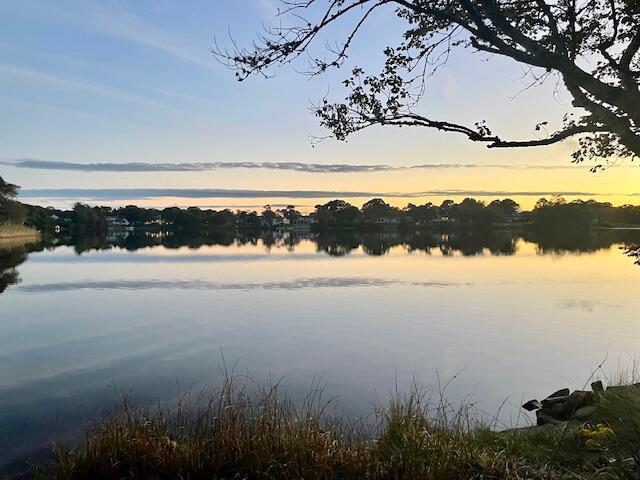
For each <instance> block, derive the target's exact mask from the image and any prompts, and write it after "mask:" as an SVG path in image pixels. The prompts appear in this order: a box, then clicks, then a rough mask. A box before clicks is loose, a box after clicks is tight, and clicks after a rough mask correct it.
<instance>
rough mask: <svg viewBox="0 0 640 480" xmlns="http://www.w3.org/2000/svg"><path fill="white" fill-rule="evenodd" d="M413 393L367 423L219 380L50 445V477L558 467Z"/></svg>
mask: <svg viewBox="0 0 640 480" xmlns="http://www.w3.org/2000/svg"><path fill="white" fill-rule="evenodd" d="M431 400H432V399H431V398H429V397H427V396H426V395H425V394H424V393H423V392H421V391H419V390H418V389H417V388H414V389H412V390H411V391H410V392H409V393H408V394H405V395H403V394H396V395H395V396H394V398H393V399H392V400H391V401H390V402H389V404H388V405H387V406H386V407H385V408H378V409H376V410H375V415H374V417H373V418H372V419H368V420H362V419H360V420H347V419H345V418H344V417H342V416H340V415H338V414H337V413H336V409H335V407H334V404H333V402H331V401H324V400H323V398H322V389H320V388H314V389H312V393H311V394H310V395H309V396H308V397H307V398H306V400H305V401H304V402H303V403H302V405H298V404H295V403H294V402H293V401H291V399H290V398H289V397H288V396H287V395H285V394H283V393H282V392H281V388H280V386H279V385H277V384H276V385H275V386H271V387H269V388H259V387H256V386H255V385H253V384H247V383H244V382H243V383H240V384H239V383H237V381H236V380H235V379H234V378H232V377H229V378H227V380H226V381H225V382H224V384H223V386H222V387H221V389H220V390H217V391H207V392H206V393H203V394H200V395H197V396H195V399H194V398H193V397H192V395H185V396H184V397H182V398H181V401H180V402H178V406H177V407H176V408H174V409H173V410H172V411H167V410H165V409H161V408H153V409H142V408H137V407H135V406H133V405H132V404H131V402H130V401H129V399H128V398H126V397H125V398H123V399H122V403H121V404H122V408H121V411H120V412H119V413H118V414H116V415H113V416H111V417H110V418H107V419H105V420H104V421H103V422H101V423H99V424H97V425H96V426H95V427H94V428H93V429H92V430H91V431H90V432H88V433H87V436H86V439H85V441H84V444H83V445H82V446H81V447H79V448H76V449H69V448H66V447H64V446H63V445H62V444H57V445H56V447H55V458H56V463H55V466H54V469H53V471H51V472H49V473H48V476H50V477H55V478H58V479H122V478H153V479H175V478H183V479H205V478H206V479H216V478H220V479H223V478H225V479H226V478H229V479H232V478H233V479H235V478H238V479H241V478H247V479H253V478H256V479H257V478H276V479H303V478H304V479H363V478H364V479H372V480H376V479H414V478H424V479H461V478H492V479H521V478H522V479H524V478H530V479H543V478H556V477H557V478H559V475H560V474H559V473H558V470H556V469H554V468H552V467H549V466H547V465H544V464H535V465H534V464H532V463H530V462H528V461H527V460H526V459H524V458H522V457H519V456H517V455H513V454H511V453H510V452H509V451H507V450H506V449H505V448H503V446H502V445H499V444H498V442H494V441H491V442H483V441H482V440H481V439H480V438H479V437H478V435H477V432H478V431H479V430H477V428H478V424H477V420H476V419H475V415H474V414H473V412H472V409H471V408H469V407H464V406H463V407H461V408H454V407H453V406H452V405H450V404H448V403H446V401H444V395H442V392H440V395H438V396H437V397H436V401H435V402H431Z"/></svg>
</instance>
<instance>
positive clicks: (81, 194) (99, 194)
mask: <svg viewBox="0 0 640 480" xmlns="http://www.w3.org/2000/svg"><path fill="white" fill-rule="evenodd" d="M552 195H563V196H601V195H603V194H602V193H595V192H584V191H571V190H567V191H562V190H560V191H556V190H551V191H550V190H524V191H520V190H516V191H506V190H425V191H421V192H372V191H332V190H241V189H222V188H196V189H191V188H100V189H83V188H60V189H49V188H47V189H25V190H23V191H22V192H21V193H20V197H21V198H24V199H27V198H46V199H54V198H58V199H82V200H85V201H91V200H92V201H109V200H129V199H131V200H133V199H151V198H165V197H173V198H367V197H368V198H371V197H387V198H420V197H461V196H469V197H504V196H518V197H523V196H552Z"/></svg>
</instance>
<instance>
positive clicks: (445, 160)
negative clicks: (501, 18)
mask: <svg viewBox="0 0 640 480" xmlns="http://www.w3.org/2000/svg"><path fill="white" fill-rule="evenodd" d="M276 8H277V1H276V0H215V1H212V0H208V1H203V0H194V1H190V2H176V1H165V0H158V1H136V2H133V1H131V2H127V1H101V2H97V1H91V0H87V1H79V0H78V1H55V2H53V1H49V2H44V1H36V0H18V1H14V0H0V18H1V19H2V20H0V22H1V23H2V28H1V29H0V108H1V109H2V112H3V115H2V116H0V140H1V141H0V161H3V162H4V163H3V164H0V174H1V175H2V176H3V177H5V178H6V179H7V180H9V181H12V182H14V183H18V184H20V185H22V186H23V188H24V189H25V194H26V195H28V191H29V190H33V189H47V190H48V191H49V192H50V193H51V191H52V190H57V191H58V192H57V193H56V192H54V193H55V194H54V195H52V198H35V197H34V196H33V195H32V196H31V197H29V200H32V201H34V202H39V203H47V202H53V203H58V204H61V203H69V202H71V201H72V200H75V199H77V198H69V196H66V197H65V194H64V189H79V188H82V189H92V190H93V191H95V190H98V189H137V188H146V189H150V188H153V189H156V190H161V189H173V191H174V194H175V189H178V190H179V189H185V190H186V189H189V190H190V191H192V190H193V189H225V190H237V191H246V190H259V191H269V192H273V191H279V190H285V191H300V190H313V191H327V192H354V191H355V192H372V193H380V194H384V193H385V192H393V193H394V194H398V193H400V194H401V193H403V192H405V193H415V192H432V193H431V194H430V195H425V197H424V199H425V200H434V201H441V198H439V197H438V195H435V196H434V195H433V192H434V191H446V192H451V191H458V192H460V194H459V196H464V194H465V192H476V193H478V192H487V193H488V194H489V193H494V192H503V193H504V194H505V195H506V194H508V193H509V192H514V195H515V194H517V195H515V196H519V198H518V199H519V200H521V201H522V202H523V203H525V204H530V203H532V202H533V201H535V199H536V198H535V197H536V196H535V194H536V192H543V193H549V192H558V193H563V192H566V193H572V192H573V193H584V194H594V195H595V194H600V195H602V198H603V199H605V198H609V199H613V200H614V201H615V203H622V202H627V201H628V202H632V199H633V197H631V196H627V195H630V194H633V193H635V190H634V188H635V185H637V180H638V179H640V175H638V169H637V167H629V166H623V167H617V168H615V169H611V170H609V171H607V172H605V173H604V174H599V175H593V174H591V173H589V172H588V169H587V168H586V167H578V168H566V167H569V166H570V165H569V162H570V153H571V151H572V148H573V146H574V144H572V142H566V143H564V144H562V145H559V146H555V147H552V148H537V149H529V150H504V151H496V150H488V149H486V148H485V147H483V146H481V145H474V144H470V143H468V142H467V141H465V140H464V139H463V138H460V137H456V136H452V135H445V134H442V133H439V132H431V131H425V130H410V129H399V130H396V129H389V128H383V129H380V128H379V129H374V130H373V129H372V130H370V131H367V132H363V133H361V134H358V135H356V136H354V137H353V138H352V139H350V141H349V142H348V143H340V142H334V141H325V142H322V143H321V144H320V145H318V146H316V147H315V148H312V146H311V142H310V140H309V136H310V135H323V134H324V132H323V131H322V130H321V129H320V128H319V127H318V125H317V121H316V119H315V118H314V117H313V115H312V114H311V113H310V112H309V106H310V102H311V101H313V100H317V99H319V98H321V97H322V96H323V95H325V94H326V93H329V95H330V96H332V97H333V98H336V99H338V98H340V95H341V93H342V91H341V89H340V85H339V82H340V80H341V79H343V78H344V77H345V76H346V75H347V72H346V71H337V72H331V73H329V74H328V75H326V76H323V77H319V78H314V79H311V80H310V79H308V78H307V77H305V76H303V75H301V74H299V73H296V71H295V69H303V68H304V66H305V63H304V61H302V62H301V63H298V64H295V65H293V66H292V68H284V69H281V70H279V71H278V72H277V76H276V78H272V79H268V80H265V79H261V78H257V77H256V78H252V79H250V80H248V81H245V82H242V83H238V82H236V81H235V79H234V77H233V73H232V72H230V71H228V70H227V69H225V68H224V67H223V66H221V65H220V64H218V63H217V62H216V61H215V59H214V58H213V56H212V55H211V53H210V52H209V49H210V47H211V46H212V45H213V41H214V37H216V38H218V40H219V41H220V42H222V43H225V42H229V40H228V36H227V35H228V32H229V31H230V32H231V33H232V34H233V37H234V38H235V39H236V41H238V43H240V44H247V43H248V42H250V41H251V39H252V38H253V37H254V35H255V33H256V32H257V31H259V30H260V29H261V25H262V24H271V23H273V22H274V18H275V12H276ZM390 13H391V10H388V11H387V12H382V13H381V14H380V15H378V16H377V17H375V18H373V19H372V22H371V23H370V24H369V25H368V27H367V28H366V29H365V30H364V31H363V33H362V36H361V37H360V39H359V41H358V42H356V44H355V46H354V49H353V51H352V55H351V59H350V62H348V64H347V67H350V66H354V65H359V66H364V67H366V68H369V69H371V70H372V71H375V69H376V67H377V66H379V64H380V60H381V56H380V54H379V52H380V51H381V50H382V48H383V47H384V46H385V45H394V44H397V43H398V41H399V34H401V32H402V29H401V27H402V25H401V24H399V22H398V21H397V20H396V19H395V18H394V17H393V16H392V15H389V14H390ZM347 28H348V24H344V25H340V26H338V27H337V28H336V29H334V30H333V31H332V32H329V35H328V36H327V37H326V38H325V39H326V40H328V39H330V38H331V37H332V36H339V35H340V33H343V32H345V31H346V29H347ZM325 39H323V40H325ZM322 48H323V45H322V43H321V42H319V43H318V45H317V46H316V51H319V50H320V49H322ZM521 75H522V71H521V69H520V67H519V66H518V65H516V64H514V63H510V62H508V61H506V60H501V59H496V58H493V59H489V58H486V57H485V58H479V57H477V56H473V55H470V54H469V53H465V52H460V53H459V54H456V55H454V57H453V58H452V60H451V62H450V64H449V65H448V66H447V68H446V69H445V70H442V71H441V72H440V73H439V74H438V75H437V76H436V77H435V78H433V79H432V80H431V81H430V83H429V89H428V92H427V96H426V97H425V99H424V101H423V104H422V105H421V107H420V108H421V110H422V111H423V112H424V113H428V114H429V115H431V116H433V117H435V118H440V119H447V120H458V121H462V122H465V123H468V124H472V123H473V122H476V121H479V120H482V119H486V120H487V121H488V122H489V124H490V125H491V126H492V128H494V130H495V131H497V132H499V133H500V134H503V135H505V136H512V137H519V138H522V137H529V136H531V135H532V132H533V126H534V125H535V124H536V123H538V122H540V121H543V120H550V121H551V122H552V125H554V124H555V125H557V124H558V123H557V122H558V121H559V120H560V118H561V116H562V114H563V113H565V112H567V111H569V110H570V107H569V104H570V99H569V97H568V96H567V95H566V94H564V93H563V92H562V91H560V93H559V94H556V95H554V90H555V85H554V84H548V85H545V86H543V87H540V88H535V89H531V90H527V91H525V92H522V93H519V92H521V90H522V89H523V88H524V86H525V85H526V83H525V81H524V80H522V79H521V78H519V77H521ZM514 96H515V98H513V97H514ZM25 158H28V159H37V160H43V161H55V162H67V163H68V162H71V163H81V164H94V163H100V164H110V163H119V164H127V163H133V162H135V163H140V162H144V163H149V164H167V163H171V164H182V163H217V164H219V163H229V164H237V163H247V162H249V163H261V164H264V163H265V162H267V163H289V162H295V163H298V164H300V163H301V164H314V165H320V166H322V165H327V164H339V165H343V166H344V165H385V166H391V167H403V166H411V165H424V164H434V165H447V164H453V165H469V167H468V168H444V167H443V168H436V167H434V168H424V169H410V170H404V169H402V168H400V169H374V170H375V171H371V172H364V173H363V172H362V171H356V172H351V173H344V172H343V171H341V169H338V171H336V170H334V171H331V172H323V171H322V169H321V168H320V169H318V170H320V171H315V172H309V171H305V169H296V168H292V169H287V168H278V169H274V168H262V167H260V166H259V168H245V167H241V168H239V167H237V166H234V165H227V166H225V167H223V168H220V167H211V168H204V169H195V170H191V171H188V170H187V171H179V172H175V171H163V169H158V168H156V169H155V170H154V169H147V171H143V172H140V171H137V172H135V171H126V170H127V169H126V168H124V169H123V170H125V171H105V169H102V170H101V171H95V169H92V168H87V167H85V168H84V169H83V170H80V171H78V170H74V169H54V168H18V167H17V166H12V165H10V164H11V163H12V162H14V161H15V160H17V159H25ZM500 165H509V166H511V167H518V168H509V169H504V168H497V166H500ZM537 166H540V167H544V168H536V167H537ZM531 167H534V168H531ZM550 167H554V168H555V169H554V170H550ZM106 170H108V169H106ZM116 170H117V169H116ZM307 170H308V169H307ZM343 170H344V169H343ZM346 170H349V169H346ZM356 170H357V169H356ZM550 171H553V172H554V173H553V175H551V174H550V173H549V172H550ZM523 192H530V193H531V194H530V195H524V196H522V195H521V194H522V193H523ZM191 193H192V192H191ZM77 194H78V192H77V191H76V192H74V195H77ZM136 195H137V194H136V193H135V191H132V194H131V199H124V200H123V199H122V198H117V199H115V198H114V199H113V201H110V199H109V198H106V199H105V198H104V195H101V196H100V199H99V200H100V202H99V203H113V204H120V203H122V202H123V201H124V202H126V201H127V200H131V201H134V202H136V203H141V204H158V205H169V204H177V205H188V204H192V203H196V204H201V205H207V206H209V205H215V206H224V205H231V204H233V205H234V206H237V205H240V206H242V205H243V203H242V200H243V199H242V197H241V193H237V194H234V195H233V196H230V197H228V198H222V199H221V198H218V197H215V201H213V199H212V198H207V197H206V195H204V196H203V198H202V199H200V200H199V201H194V200H193V198H191V197H189V198H182V199H181V198H180V196H179V195H178V196H177V197H175V196H174V197H171V198H160V197H153V198H149V197H146V198H144V199H139V198H138V197H137V196H136ZM190 195H191V194H190ZM87 196H88V197H90V195H89V194H87ZM569 196H571V195H569ZM278 198H280V197H278ZM407 198H408V197H407ZM87 200H88V201H90V200H91V199H90V198H87ZM264 200H265V203H266V202H267V201H269V200H270V199H269V198H267V197H265V198H264ZM287 200H291V201H292V202H294V203H297V200H296V199H295V198H292V199H287ZM404 200H405V199H404V198H403V197H402V195H400V196H394V197H393V202H394V203H397V204H403V203H405V202H404ZM97 201H98V200H97V199H96V202H97ZM358 201H359V199H357V198H356V199H355V200H354V203H358ZM412 201H414V202H415V199H414V200H412ZM212 202H213V203H212ZM255 203H256V201H255V199H251V200H250V201H247V202H246V204H247V205H249V204H251V205H254V204H255ZM300 203H301V204H307V203H310V202H309V199H307V198H305V200H304V201H303V202H300ZM311 203H313V202H311Z"/></svg>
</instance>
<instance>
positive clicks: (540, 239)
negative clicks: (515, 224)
mask: <svg viewBox="0 0 640 480" xmlns="http://www.w3.org/2000/svg"><path fill="white" fill-rule="evenodd" d="M523 238H524V239H525V240H527V241H529V242H532V243H535V244H536V245H537V250H538V253H540V254H543V255H547V254H553V255H563V254H565V253H571V252H575V253H590V252H596V251H598V250H603V249H610V248H611V247H612V246H613V245H615V244H622V245H623V247H624V248H627V249H629V248H632V245H634V244H637V243H638V239H639V238H640V231H638V230H600V229H571V228H564V229H561V230H560V229H548V230H542V229H533V230H530V231H527V232H525V233H524V235H523Z"/></svg>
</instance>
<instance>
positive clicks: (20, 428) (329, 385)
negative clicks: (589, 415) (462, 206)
mask: <svg viewBox="0 0 640 480" xmlns="http://www.w3.org/2000/svg"><path fill="white" fill-rule="evenodd" d="M637 233H638V232H635V233H634V232H612V231H608V232H600V233H594V234H590V235H576V236H572V237H571V236H567V235H565V234H561V235H556V236H554V237H546V236H540V235H538V236H535V235H526V236H525V237H526V239H525V238H522V237H520V236H519V235H516V234H510V233H507V232H494V233H491V234H483V235H480V234H468V233H467V234H464V235H459V234H449V235H446V234H433V235H425V236H411V237H400V236H398V235H396V234H391V233H389V234H378V235H369V236H366V237H363V236H349V235H341V236H330V235H329V236H321V237H317V238H316V237H307V238H305V237H299V236H286V235H285V236H284V237H268V238H263V239H252V238H245V239H235V238H233V237H229V236H223V237H221V238H194V237H187V238H179V237H170V238H166V239H164V240H160V239H151V238H142V237H130V238H127V239H125V240H118V241H116V242H115V245H114V242H108V241H104V240H103V241H95V240H84V241H80V242H76V243H75V245H60V246H57V247H48V248H47V249H42V248H41V247H31V248H29V249H27V250H25V249H24V248H22V247H19V248H9V247H0V292H2V293H0V464H7V463H8V462H11V461H13V460H15V459H17V458H23V457H24V455H25V454H29V452H33V451H34V450H37V448H38V447H43V446H45V447H46V446H48V445H49V442H50V440H51V437H52V434H53V432H54V431H57V432H58V433H59V434H60V435H62V436H64V437H73V436H74V435H76V434H77V433H78V432H80V431H81V430H82V428H83V425H85V424H86V422H89V421H90V420H91V419H93V418H96V416H97V415H99V414H100V413H102V412H105V411H108V410H109V409H110V408H111V407H112V405H113V400H114V386H115V388H116V389H117V390H118V391H120V392H126V391H131V392H132V395H133V396H134V397H135V398H136V399H138V400H140V401H142V402H165V401H166V402H170V401H171V400H172V399H174V398H175V397H176V395H177V392H178V391H180V390H184V389H185V388H187V387H188V386H193V387H198V386H201V385H204V384H210V383H214V384H215V383H216V382H217V381H219V379H220V372H219V366H220V363H221V352H222V353H224V356H225V358H226V362H227V363H229V364H230V363H234V362H236V361H237V364H238V367H237V368H238V370H239V371H241V372H245V371H249V372H250V373H251V374H252V376H253V377H254V378H256V379H258V380H262V381H265V380H266V379H268V378H269V376H271V377H272V378H278V377H280V376H284V377H285V378H284V383H285V385H286V386H287V388H288V389H289V391H290V392H291V393H292V394H293V395H294V396H295V395H302V394H303V393H306V391H308V389H309V386H310V384H311V381H312V379H313V377H314V376H315V377H318V376H322V377H323V378H324V382H325V383H326V389H327V394H338V395H340V405H341V406H342V407H343V408H344V410H345V411H346V412H348V413H350V414H366V413H368V412H370V406H371V404H372V403H373V402H375V401H376V399H381V400H384V399H385V398H386V397H387V394H388V392H389V391H390V390H391V389H393V388H394V386H395V385H396V384H398V386H399V388H401V389H403V388H406V387H407V386H408V385H409V384H410V382H411V381H412V379H414V378H415V379H416V380H417V382H418V383H419V384H421V385H424V386H429V385H431V384H432V383H433V382H434V380H435V378H436V373H438V374H439V375H440V376H441V377H442V378H448V377H451V376H452V375H454V374H456V373H458V372H460V371H462V374H461V375H460V376H459V377H458V378H457V380H456V381H455V382H454V383H453V384H452V385H451V387H450V390H449V392H448V393H449V395H450V396H451V398H452V399H455V398H459V397H461V396H463V395H465V394H473V396H474V399H475V400H476V401H477V403H478V406H479V407H480V408H481V409H482V410H484V411H487V412H490V413H495V412H496V411H497V409H498V406H499V404H500V403H501V402H502V401H503V400H504V399H505V398H508V399H509V400H508V402H507V408H506V410H507V411H508V412H509V413H510V414H513V412H516V411H517V407H518V405H519V404H520V403H521V400H522V398H525V399H528V398H529V397H540V396H542V395H544V394H545V393H550V391H552V390H554V389H555V388H556V387H563V386H569V385H571V386H581V384H582V383H584V381H585V380H586V379H587V378H588V376H589V374H590V372H591V370H592V369H593V367H594V366H596V365H597V364H598V363H599V362H600V361H601V360H602V359H603V358H604V357H605V356H606V357H607V359H608V360H607V366H608V367H609V368H610V369H612V370H615V369H616V368H617V366H618V363H619V362H620V363H622V364H625V363H628V362H629V361H630V359H631V358H632V357H635V356H637V355H638V354H639V353H640V343H639V342H638V340H639V339H640V298H639V297H638V288H639V287H640V267H638V266H634V264H633V261H632V260H631V259H630V258H628V257H627V256H625V255H624V253H623V252H622V251H621V250H620V247H621V246H622V245H623V244H625V243H628V242H631V241H634V239H635V240H637V239H638V235H637ZM181 245H184V246H181ZM29 250H32V251H29ZM178 383H179V384H178Z"/></svg>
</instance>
